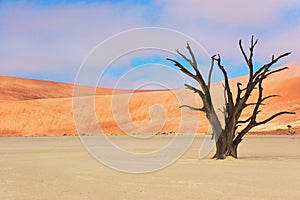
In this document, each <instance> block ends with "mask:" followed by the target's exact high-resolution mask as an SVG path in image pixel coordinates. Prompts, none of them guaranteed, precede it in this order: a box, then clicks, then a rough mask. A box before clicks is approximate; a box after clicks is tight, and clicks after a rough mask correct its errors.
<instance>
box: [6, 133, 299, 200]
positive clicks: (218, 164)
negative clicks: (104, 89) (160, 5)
mask: <svg viewBox="0 0 300 200" xmlns="http://www.w3.org/2000/svg"><path fill="white" fill-rule="evenodd" d="M170 137H172V136H157V138H156V140H155V141H153V142H149V141H150V140H149V141H148V144H147V145H144V148H143V149H140V150H141V151H147V149H148V148H149V149H153V148H155V147H157V145H159V144H163V143H164V142H166V141H169V140H170V139H169V138H170ZM112 140H114V141H115V142H119V143H120V144H122V145H124V146H125V147H128V148H129V150H130V148H132V149H134V148H133V147H134V144H132V142H130V140H128V139H127V137H125V136H119V137H116V136H114V137H112ZM202 141H203V136H197V137H196V139H195V141H194V143H193V144H192V146H191V148H190V149H189V150H188V151H187V152H186V153H185V154H184V155H183V156H182V157H181V158H180V159H179V160H177V161H176V162H175V163H174V164H172V165H170V166H169V167H166V168H164V169H161V170H159V171H156V172H151V173H146V174H129V173H123V172H118V171H116V170H112V169H110V168H108V167H106V166H104V165H102V164H101V163H100V162H99V161H97V160H96V159H94V158H93V157H92V156H91V155H90V154H89V153H88V152H87V150H86V149H85V148H84V146H83V145H82V144H81V142H80V140H79V138H78V137H0V199H3V200H9V199H20V200H35V199H39V200H40V199H49V200H50V199H51V200H54V199H64V200H68V199H70V200H73V199H80V200H84V199H96V200H97V199H239V200H243V199H299V197H300V190H299V188H300V137H299V136H248V137H246V138H245V140H244V141H243V142H242V144H241V145H240V148H239V156H240V158H239V159H238V160H235V159H227V160H223V161H216V160H211V159H210V158H209V157H208V158H205V159H199V158H198V153H199V148H200V146H201V142H202Z"/></svg>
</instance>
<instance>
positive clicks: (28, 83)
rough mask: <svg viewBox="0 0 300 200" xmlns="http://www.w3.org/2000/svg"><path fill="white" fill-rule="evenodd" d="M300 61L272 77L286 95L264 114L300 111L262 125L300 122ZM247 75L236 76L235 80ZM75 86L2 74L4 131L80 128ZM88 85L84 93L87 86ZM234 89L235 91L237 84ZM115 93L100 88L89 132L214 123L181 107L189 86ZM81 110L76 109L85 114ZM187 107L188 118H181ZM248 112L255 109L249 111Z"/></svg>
mask: <svg viewBox="0 0 300 200" xmlns="http://www.w3.org/2000/svg"><path fill="white" fill-rule="evenodd" d="M299 66H300V65H297V64H292V65H291V66H290V68H291V69H290V71H289V70H287V71H284V72H282V73H281V76H278V75H276V77H275V76H273V77H271V78H270V80H267V81H266V83H265V84H264V88H265V94H279V95H281V96H282V97H281V98H274V99H272V103H271V102H269V103H268V104H267V105H266V106H264V107H263V111H262V113H261V116H260V119H263V118H265V117H267V116H269V115H271V114H272V113H275V112H278V111H282V110H288V111H294V112H297V114H296V115H285V116H281V117H279V118H277V119H275V120H274V121H272V122H271V123H269V124H267V125H263V126H261V127H259V128H258V129H256V131H261V130H269V131H270V130H276V129H286V125H287V124H291V125H292V126H293V127H299V126H300V93H299V92H298V87H299V85H300V73H299V72H300V70H299V69H298V67H299ZM243 79H244V78H243V77H242V78H240V79H234V80H232V82H236V81H237V80H243ZM82 88H87V87H82ZM88 89H91V88H88ZM72 91H73V85H71V84H64V83H56V82H50V81H38V80H29V79H20V78H14V77H0V117H1V120H0V135H25V136H29V135H63V134H67V135H75V134H77V130H76V127H75V122H74V118H73V110H72ZM82 91H83V93H82V96H84V91H85V89H83V90H82ZM122 91H123V92H122ZM233 92H234V93H235V89H233ZM111 94H112V89H97V96H96V97H95V110H96V113H97V114H96V116H97V119H96V124H94V123H93V120H92V118H91V119H89V117H87V118H85V119H84V120H83V121H82V122H81V123H82V124H83V125H82V127H86V129H85V131H84V132H85V133H99V130H98V125H99V127H101V129H102V131H103V132H104V133H106V134H119V133H124V132H126V133H156V132H171V131H174V132H183V133H188V132H195V130H194V128H195V124H194V122H193V121H195V120H197V119H198V118H199V117H200V124H199V125H198V126H197V127H198V129H197V132H201V133H203V132H206V131H207V129H208V123H207V120H206V119H205V116H204V114H202V113H201V114H200V113H199V112H195V111H190V110H189V109H179V108H178V107H179V106H180V105H181V104H188V103H189V102H190V100H189V99H193V98H194V94H193V93H192V92H190V91H188V90H184V89H182V90H175V91H148V92H145V91H140V92H138V93H133V94H131V93H130V91H127V90H121V92H118V94H117V95H111ZM176 96H177V97H176ZM78 98H85V97H78ZM253 98H255V95H253ZM196 100H197V99H196ZM198 100H199V99H198ZM198 100H197V101H198ZM197 104H199V103H196V104H195V103H194V106H199V105H197ZM76 106H77V107H76ZM84 106H87V105H85V104H84V103H82V102H81V104H80V105H78V104H75V105H74V107H76V109H77V108H79V109H81V112H85V107H84ZM81 112H79V113H74V115H75V116H77V115H81ZM183 113H184V116H185V117H184V119H183V121H184V123H183V121H182V119H181V116H182V114H183ZM247 115H249V113H248V114H247V113H246V114H244V115H243V116H244V117H247ZM194 119H195V120H194ZM80 132H81V133H83V131H80Z"/></svg>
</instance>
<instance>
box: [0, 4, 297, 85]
mask: <svg viewBox="0 0 300 200" xmlns="http://www.w3.org/2000/svg"><path fill="white" fill-rule="evenodd" d="M149 26H154V27H162V28H168V29H173V30H176V31H179V32H182V33H184V34H186V35H188V36H190V37H191V38H193V39H194V40H195V41H197V42H198V43H199V44H201V45H202V46H203V47H204V48H205V49H206V51H207V52H208V53H209V55H213V54H216V53H220V54H221V55H222V58H223V62H224V65H225V66H226V68H227V70H228V71H229V74H230V76H231V77H235V76H240V75H245V74H247V68H246V67H245V66H244V62H243V59H242V56H241V54H240V52H239V49H238V40H239V39H243V42H244V44H245V47H247V45H248V43H249V39H250V36H251V35H252V34H253V35H255V36H256V37H257V38H258V39H259V44H258V46H257V50H256V52H255V53H256V54H255V61H256V65H257V66H259V65H260V64H262V63H264V62H267V61H269V59H270V58H271V55H272V54H275V55H277V54H280V53H283V52H286V51H292V52H293V54H292V55H291V56H290V57H289V58H287V59H285V60H284V61H282V62H281V63H279V64H285V63H288V62H299V61H300V45H299V43H300V39H299V35H300V1H298V0H290V1H285V0H264V1H261V0H260V1H259V0H254V1H235V0H228V1H226V2H225V1H216V0H215V1H214V0H212V1H209V2H208V1H204V0H187V1H182V0H172V1H169V0H153V1H150V0H147V1H146V0H144V1H137V0H128V1H126V0H125V1H117V0H115V1H96V0H86V1H77V0H72V1H38V0H32V1H26V0H23V1H17V0H15V1H3V0H0V44H1V45H0V75H7V76H17V77H27V78H36V79H46V80H53V81H60V82H67V83H73V82H74V80H75V78H76V73H77V71H78V69H79V67H80V65H81V63H82V62H83V60H84V59H85V58H86V56H87V55H88V54H89V52H90V51H91V50H92V49H93V48H94V47H95V46H96V45H97V44H99V43H101V42H103V41H104V40H106V39H107V38H109V37H111V36H112V35H115V34H118V33H119V32H122V31H126V30H129V29H133V28H141V27H149ZM178 45H179V46H178V49H180V50H182V51H184V50H185V49H184V48H185V44H182V45H181V44H178ZM174 50H175V49H174ZM139 56H140V55H139ZM164 56H165V54H160V52H159V51H157V52H150V53H149V55H147V54H143V55H142V57H137V55H131V57H130V56H129V57H128V58H125V59H120V60H117V61H116V62H115V63H114V65H116V66H112V67H111V70H110V71H109V73H108V74H107V75H106V78H105V79H104V80H109V81H106V82H104V83H102V85H100V86H103V87H111V86H113V85H114V83H115V82H116V81H118V79H119V78H120V77H121V76H122V75H123V74H125V73H126V72H127V71H128V70H132V69H133V68H138V67H139V66H143V65H150V64H153V63H154V64H155V63H156V64H161V65H167V66H169V67H172V65H171V63H169V64H168V62H166V61H165V60H164ZM101 67H104V66H100V65H99V68H101ZM174 70H175V68H174ZM162 71H164V70H161V69H159V68H157V67H154V68H153V70H152V71H151V72H148V74H147V76H143V75H142V74H141V72H139V78H140V79H141V80H142V79H143V78H145V77H147V78H146V79H147V80H151V79H152V78H153V80H156V79H157V77H160V76H162V73H163V72H162ZM165 73H168V72H165ZM163 77H166V76H163ZM131 78H132V77H131ZM132 81H137V80H136V77H135V79H134V80H132ZM137 82H138V81H137ZM170 85H171V86H170V87H174V88H176V87H179V85H177V84H176V83H173V82H172V83H171V82H170ZM119 87H132V84H131V79H130V78H128V80H127V82H126V81H125V82H124V84H123V85H122V86H119Z"/></svg>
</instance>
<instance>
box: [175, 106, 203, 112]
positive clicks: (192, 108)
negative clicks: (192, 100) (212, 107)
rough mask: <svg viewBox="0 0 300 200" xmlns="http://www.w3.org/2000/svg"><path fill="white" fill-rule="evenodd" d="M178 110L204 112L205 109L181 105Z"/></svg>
mask: <svg viewBox="0 0 300 200" xmlns="http://www.w3.org/2000/svg"><path fill="white" fill-rule="evenodd" d="M179 108H189V109H190V110H195V111H202V112H206V109H205V107H203V108H196V107H193V106H189V105H181V106H179Z"/></svg>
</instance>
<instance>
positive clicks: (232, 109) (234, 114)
mask: <svg viewBox="0 0 300 200" xmlns="http://www.w3.org/2000/svg"><path fill="white" fill-rule="evenodd" d="M256 44H257V40H254V37H253V36H252V38H251V43H250V47H249V52H248V54H247V53H246V51H245V50H244V47H243V45H242V41H241V40H240V41H239V48H240V51H241V53H242V56H243V58H244V60H245V62H246V65H247V68H248V70H249V78H248V81H247V82H246V84H244V85H243V84H242V83H240V82H238V83H237V84H236V90H237V93H236V95H235V96H233V93H232V89H231V87H230V84H229V80H228V75H227V71H226V70H225V67H224V66H223V65H222V60H221V57H220V55H214V56H212V57H211V66H210V71H209V76H208V80H207V81H205V80H204V78H203V75H202V74H201V72H200V70H199V68H198V64H197V60H196V58H195V55H194V53H193V51H192V49H191V47H190V46H189V44H187V47H186V48H187V50H188V53H189V57H187V56H186V55H184V54H182V53H181V52H180V51H179V50H177V53H178V54H179V55H180V56H181V57H182V58H183V59H184V60H185V61H187V63H188V64H189V65H190V66H191V67H192V69H193V70H189V69H188V68H187V67H186V66H184V65H182V64H181V63H180V62H178V61H176V60H174V59H170V58H167V60H169V61H171V62H173V63H174V65H175V66H176V67H178V68H179V69H180V70H181V71H182V72H183V73H184V74H186V75H187V76H189V77H191V78H193V79H194V80H195V81H197V83H199V86H200V87H194V86H192V85H188V84H185V86H186V88H187V89H189V90H192V91H193V92H194V93H196V94H198V95H199V96H200V98H201V100H202V103H203V106H202V107H201V108H197V107H192V106H189V105H182V106H180V107H181V108H184V107H186V108H189V109H191V110H195V111H201V112H204V113H205V115H206V118H207V119H208V121H209V123H210V125H211V126H212V130H213V134H214V136H215V137H214V139H215V143H216V153H215V155H214V157H213V158H216V159H224V158H226V156H232V157H234V158H237V147H238V145H239V144H240V142H241V141H242V139H243V137H244V136H245V135H246V134H247V133H248V132H249V131H250V130H251V129H252V128H254V127H256V126H259V125H262V124H266V123H268V122H270V121H271V120H273V119H274V118H276V117H278V116H280V115H283V114H295V113H294V112H288V111H282V112H278V113H275V114H273V115H271V116H269V117H268V118H265V119H264V120H261V121H259V120H258V119H257V116H258V115H259V113H260V112H261V106H262V105H264V103H265V102H266V100H267V99H270V98H273V97H277V96H278V95H268V96H264V95H263V91H264V88H263V82H264V80H265V79H267V78H268V77H269V76H270V75H271V74H275V73H278V72H281V71H283V70H286V69H288V67H282V68H276V69H271V67H272V66H273V65H274V64H275V63H277V62H278V61H279V60H280V59H282V58H284V57H286V56H288V55H290V54H291V52H287V53H284V54H281V55H279V56H277V57H275V56H274V55H273V56H272V58H271V60H270V61H269V62H268V63H266V64H264V65H263V66H261V67H260V68H259V69H257V70H255V69H254V65H253V55H254V49H255V46H256ZM214 65H217V67H218V69H219V70H220V71H221V72H222V74H223V76H224V83H223V86H224V98H225V106H224V110H223V114H224V118H225V119H224V124H225V125H223V126H222V125H221V124H222V123H221V121H220V119H219V118H218V116H217V113H216V109H217V108H215V107H214V105H213V102H212V96H211V92H210V85H211V76H212V75H211V74H212V70H213V68H214ZM254 91H256V92H257V98H256V101H255V102H249V97H250V96H251V94H253V92H254ZM246 108H247V110H248V112H249V109H251V115H250V116H248V118H246V119H241V115H242V113H243V111H245V109H246ZM238 127H243V128H242V129H241V130H239V131H237V130H238Z"/></svg>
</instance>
